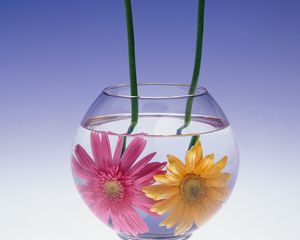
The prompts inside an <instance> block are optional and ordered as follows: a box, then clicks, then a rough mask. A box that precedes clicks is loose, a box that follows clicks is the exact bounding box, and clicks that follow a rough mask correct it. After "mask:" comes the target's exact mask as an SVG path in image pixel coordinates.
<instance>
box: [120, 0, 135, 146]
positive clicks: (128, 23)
mask: <svg viewBox="0 0 300 240" xmlns="http://www.w3.org/2000/svg"><path fill="white" fill-rule="evenodd" d="M124 1H125V11H126V26H127V35H128V36H127V37H128V56H129V73H130V93H131V96H132V98H131V123H130V126H129V128H128V130H127V134H131V133H132V132H133V130H134V128H135V126H136V125H137V123H138V116H139V106H138V98H137V97H138V88H137V76H136V63H135V41H134V28H133V17H132V7H131V0H124ZM125 148H126V138H125V140H124V145H123V150H125Z"/></svg>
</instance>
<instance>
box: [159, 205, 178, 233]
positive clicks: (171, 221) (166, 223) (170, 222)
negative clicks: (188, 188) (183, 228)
mask: <svg viewBox="0 0 300 240" xmlns="http://www.w3.org/2000/svg"><path fill="white" fill-rule="evenodd" d="M183 207H184V203H183V202H182V201H180V202H179V204H178V205H177V207H176V208H175V209H174V211H173V212H171V213H170V214H169V216H168V217H166V218H165V219H164V220H163V221H162V222H161V223H160V224H159V226H161V227H166V228H172V227H174V226H175V225H176V223H177V222H178V221H179V220H180V217H181V216H182V213H183Z"/></svg>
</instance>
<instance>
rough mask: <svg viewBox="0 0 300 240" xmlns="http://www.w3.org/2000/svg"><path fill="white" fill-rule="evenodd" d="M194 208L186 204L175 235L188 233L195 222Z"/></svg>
mask: <svg viewBox="0 0 300 240" xmlns="http://www.w3.org/2000/svg"><path fill="white" fill-rule="evenodd" d="M193 212H194V208H193V207H192V206H190V205H188V204H185V206H184V210H183V214H182V216H181V218H180V221H179V222H178V225H177V226H176V229H175V234H174V235H175V236H179V235H183V234H184V233H186V232H187V231H188V230H189V229H190V228H191V227H192V226H193V223H194V214H193Z"/></svg>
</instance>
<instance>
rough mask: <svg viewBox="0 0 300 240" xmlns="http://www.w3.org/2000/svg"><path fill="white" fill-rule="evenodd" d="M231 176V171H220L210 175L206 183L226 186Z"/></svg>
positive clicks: (211, 185)
mask: <svg viewBox="0 0 300 240" xmlns="http://www.w3.org/2000/svg"><path fill="white" fill-rule="evenodd" d="M230 178H231V174H230V173H218V174H214V175H210V176H208V177H207V179H206V180H205V184H206V185H207V186H209V187H224V186H226V184H227V183H228V181H229V180H230Z"/></svg>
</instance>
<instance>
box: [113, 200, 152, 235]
mask: <svg viewBox="0 0 300 240" xmlns="http://www.w3.org/2000/svg"><path fill="white" fill-rule="evenodd" d="M111 220H112V223H113V225H114V227H115V229H116V230H118V231H121V232H123V233H126V234H131V235H133V236H137V235H138V234H143V233H146V232H148V231H149V229H148V227H147V225H146V223H145V222H144V220H143V219H142V218H141V217H140V216H139V215H138V213H137V212H136V211H135V210H134V208H133V207H132V206H130V205H128V206H122V208H121V209H119V211H115V212H112V213H111Z"/></svg>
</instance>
